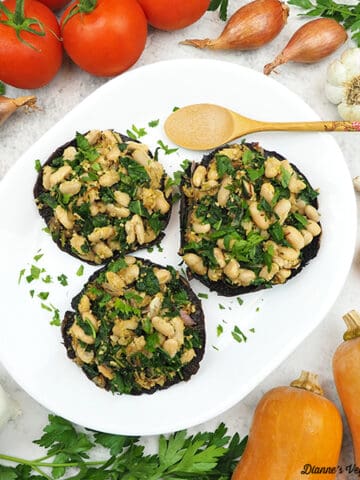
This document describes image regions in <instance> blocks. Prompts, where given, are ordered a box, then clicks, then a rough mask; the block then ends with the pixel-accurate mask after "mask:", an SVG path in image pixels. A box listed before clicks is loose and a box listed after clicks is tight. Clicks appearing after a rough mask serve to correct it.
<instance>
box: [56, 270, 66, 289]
mask: <svg viewBox="0 0 360 480" xmlns="http://www.w3.org/2000/svg"><path fill="white" fill-rule="evenodd" d="M57 279H58V282H59V283H60V285H62V286H63V287H66V286H67V285H68V279H67V276H66V275H65V274H64V273H62V274H61V275H58V277H57Z"/></svg>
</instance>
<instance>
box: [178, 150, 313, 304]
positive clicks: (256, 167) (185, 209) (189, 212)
mask: <svg viewBox="0 0 360 480" xmlns="http://www.w3.org/2000/svg"><path fill="white" fill-rule="evenodd" d="M233 148H235V149H237V152H236V154H235V156H236V155H237V158H236V159H235V160H234V159H231V158H229V157H228V156H227V155H230V156H231V151H232V149H233ZM244 152H247V153H245V155H246V157H247V158H246V161H245V162H243V160H242V158H243V157H242V156H243V154H244ZM217 158H218V159H219V160H217ZM270 158H271V159H275V163H277V162H286V163H280V169H279V172H278V174H277V175H276V176H274V177H271V178H270V177H266V176H265V165H266V162H267V160H268V159H270ZM271 161H272V160H271ZM211 164H212V166H211ZM245 164H246V165H245ZM215 165H216V167H215ZM199 166H203V167H205V169H206V171H205V170H204V169H202V172H201V171H200V170H199V171H198V173H199V174H198V178H196V179H195V183H196V185H194V177H193V175H194V172H195V171H196V169H197V167H199ZM278 166H279V165H278ZM285 167H286V168H285ZM219 169H220V170H221V172H220V173H219ZM210 170H211V172H212V173H211V174H210V179H211V178H216V176H218V179H217V183H218V184H217V186H215V183H212V182H214V180H210V181H209V175H208V174H209V172H210ZM214 170H216V172H215V171H214ZM249 170H250V173H249ZM286 172H289V173H286ZM291 172H292V173H291ZM226 175H228V176H230V177H231V176H232V179H233V181H232V184H231V185H230V184H227V185H226V184H224V190H228V192H229V193H228V194H227V195H225V197H228V200H227V201H226V203H225V204H224V205H219V202H218V196H217V195H218V192H219V187H220V186H221V185H220V184H221V182H222V180H223V179H224V177H225V176H226ZM249 175H250V177H249ZM202 176H203V178H202V180H203V183H201V184H200V185H198V183H199V181H200V182H201V177H202ZM292 176H294V178H295V179H297V180H300V181H301V182H303V184H304V188H303V189H302V190H301V191H300V192H298V194H294V193H291V192H290V191H289V188H288V187H289V181H290V178H291V177H292ZM251 178H252V180H251ZM264 182H268V183H271V184H272V185H273V186H274V187H275V188H274V190H275V195H276V196H277V200H279V199H282V198H287V199H289V200H290V201H291V210H290V212H289V215H288V216H287V217H286V220H285V221H284V222H283V225H282V224H281V225H280V226H281V227H283V226H286V225H288V226H289V225H290V226H294V227H295V228H296V229H297V230H298V231H302V232H304V231H305V230H306V224H307V223H309V219H308V218H307V217H306V215H305V213H304V211H303V210H304V205H310V206H311V207H313V210H312V211H313V212H315V214H316V215H317V209H318V200H317V195H318V192H316V191H315V190H314V189H313V188H312V187H311V185H310V183H309V181H308V180H307V178H306V177H305V176H304V175H303V174H302V173H301V172H300V171H299V169H298V168H297V167H296V166H295V165H293V164H292V163H290V162H288V161H287V160H286V159H285V157H283V156H282V155H280V154H279V153H277V152H274V151H268V150H264V149H263V148H262V147H261V146H260V145H259V144H258V143H246V142H244V143H242V144H226V145H223V146H221V147H218V148H216V149H215V150H213V151H212V152H210V153H209V154H206V155H204V157H203V158H202V160H201V162H200V163H197V162H192V163H191V164H189V165H188V167H187V168H186V170H185V173H184V175H183V177H182V182H181V201H180V236H181V243H180V251H179V254H180V255H181V256H182V257H185V258H184V260H185V259H186V254H187V253H192V254H194V255H197V256H198V257H200V258H201V260H202V265H201V267H203V268H199V267H198V268H197V267H195V270H198V271H194V269H193V268H191V267H190V266H189V265H187V269H186V271H187V276H188V278H189V279H191V278H196V279H197V280H199V281H200V282H201V283H202V284H204V285H206V286H207V287H208V288H209V289H210V290H211V291H216V292H217V293H219V294H220V295H223V296H235V295H241V294H245V293H249V292H255V291H258V290H261V289H264V288H270V287H272V286H274V285H277V284H282V283H285V282H286V281H287V280H289V279H290V278H293V277H294V276H295V275H297V274H298V273H300V271H301V270H302V269H303V268H304V267H305V266H306V265H307V264H308V262H309V261H310V260H311V259H313V258H314V257H315V256H316V255H317V252H318V250H319V247H320V237H321V224H320V222H319V220H318V219H317V221H316V222H315V223H316V224H317V225H318V227H315V228H316V230H317V231H316V234H314V235H312V239H311V241H310V240H309V235H308V234H306V235H308V237H307V238H308V240H307V241H305V242H304V243H305V245H304V246H303V247H302V248H301V249H300V253H299V261H298V262H297V264H296V262H294V265H293V266H292V267H291V268H290V267H289V265H287V266H286V268H285V270H290V271H287V272H286V274H285V276H286V278H284V277H283V278H281V276H280V274H279V272H277V274H274V275H273V276H272V278H270V279H267V280H265V279H264V278H260V277H259V273H260V271H261V269H262V268H263V267H265V266H266V263H265V262H264V263H259V258H258V255H259V253H260V255H261V254H262V255H264V253H265V250H264V249H266V248H268V252H267V253H268V254H269V255H268V256H267V271H268V272H269V276H271V275H272V273H270V271H271V267H272V265H273V262H272V260H273V258H274V255H275V256H276V255H277V252H276V251H275V252H274V251H273V250H274V244H275V250H276V249H277V248H278V247H279V246H282V247H290V248H292V250H294V249H295V248H294V247H293V245H291V244H290V243H289V242H288V241H287V240H286V237H285V235H284V233H281V232H283V230H282V228H281V229H279V222H280V218H279V216H278V215H276V214H275V213H274V211H273V209H274V207H275V205H274V204H271V203H269V202H265V201H264V199H263V198H262V197H261V195H260V189H261V185H262V183H264ZM230 183H231V182H230ZM235 183H236V186H235V185H234V184H235ZM239 189H241V194H239ZM196 197H197V198H196ZM205 197H207V199H206V200H205V203H203V204H202V205H201V199H204V198H205ZM236 197H237V198H236ZM274 198H275V196H274ZM301 198H304V199H305V200H303V202H304V203H303V204H301V203H299V204H297V203H296V200H297V199H298V200H299V199H301ZM199 199H200V201H199ZM229 201H230V203H229ZM236 202H238V205H236ZM251 202H256V204H257V205H258V204H259V203H260V202H263V203H262V205H260V207H259V209H258V211H259V212H261V214H262V215H264V216H265V219H267V221H268V222H269V224H270V229H269V228H267V229H263V228H260V227H258V226H257V225H256V224H255V222H254V221H253V220H252V218H251V215H250V213H249V204H250V203H251ZM199 206H200V207H201V212H200V214H199V215H200V216H198V215H196V212H199V210H198V207H199ZM212 209H213V210H212ZM194 218H195V222H194ZM249 220H250V221H252V227H249ZM243 221H244V222H245V223H243ZM198 222H199V223H198ZM246 222H247V225H246ZM194 223H198V224H197V226H196V227H195V229H197V230H198V232H200V233H197V232H195V231H194V229H193V224H194ZM274 223H276V231H274V230H273V231H272V232H271V228H272V227H271V225H272V224H274ZM199 224H200V227H199ZM206 224H210V228H209V227H208V226H206V227H203V228H201V226H202V225H206ZM273 228H274V227H273ZM207 229H208V231H207V232H205V230H207ZM246 229H249V230H250V233H251V234H253V235H254V236H253V238H255V243H254V246H253V255H252V254H251V252H250V254H249V258H243V257H244V255H242V253H243V252H242V250H241V247H242V245H241V242H242V241H243V240H245V241H247V240H248V238H249V237H248V234H249V230H248V231H246ZM279 230H280V236H281V237H282V238H281V239H280V240H279V238H276V233H278V234H279ZM222 231H223V234H222V233H221V232H222ZM261 236H263V238H264V239H263V242H262V241H261V238H260V237H261ZM310 238H311V237H310ZM219 239H222V241H223V242H225V244H226V245H225V246H224V244H222V247H223V250H222V251H221V253H222V254H223V257H222V261H223V265H228V263H229V261H230V260H231V259H234V260H236V262H237V265H238V267H240V268H241V269H246V270H251V271H252V272H254V273H255V275H254V274H250V277H251V275H252V277H253V281H251V282H250V283H248V284H247V282H244V283H242V282H240V281H237V280H235V282H233V281H232V280H230V278H229V277H227V276H226V275H225V274H224V272H223V271H221V270H223V269H221V268H220V267H219V265H218V264H217V265H216V266H215V267H214V265H215V263H217V262H216V259H215V258H214V253H213V251H212V252H211V251H210V250H211V249H212V248H215V247H218V243H217V242H218V241H219ZM269 241H270V243H266V242H269ZM231 242H233V245H235V246H232V243H231ZM277 242H279V245H278V246H277V245H276V244H277ZM307 242H308V243H307ZM262 245H264V246H262ZM270 245H272V246H271V247H270ZM209 246H210V247H209ZM292 253H293V252H292ZM277 260H278V258H277ZM185 263H186V261H185ZM280 263H281V262H280ZM285 265H286V263H285ZM209 267H210V268H215V270H214V275H218V277H219V278H215V279H214V277H213V278H209ZM223 268H224V267H223ZM276 268H277V267H276ZM276 268H274V270H276ZM205 270H206V273H205ZM278 270H280V271H282V270H284V267H281V266H280V267H279V269H278ZM219 271H220V272H219ZM216 272H217V273H216ZM265 276H266V270H265ZM238 278H239V277H238Z"/></svg>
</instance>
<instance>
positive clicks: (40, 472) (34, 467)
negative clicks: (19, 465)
mask: <svg viewBox="0 0 360 480" xmlns="http://www.w3.org/2000/svg"><path fill="white" fill-rule="evenodd" d="M32 468H33V470H35V472H37V473H39V474H40V475H41V476H43V477H44V478H46V479H47V480H54V479H53V478H52V477H50V476H49V475H47V474H46V473H45V472H44V471H43V470H41V468H39V467H37V466H35V465H32Z"/></svg>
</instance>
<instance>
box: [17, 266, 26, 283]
mask: <svg viewBox="0 0 360 480" xmlns="http://www.w3.org/2000/svg"><path fill="white" fill-rule="evenodd" d="M25 270H26V269H25V268H22V269H21V270H20V272H19V278H18V285H20V283H21V279H22V277H23V276H24V274H25Z"/></svg>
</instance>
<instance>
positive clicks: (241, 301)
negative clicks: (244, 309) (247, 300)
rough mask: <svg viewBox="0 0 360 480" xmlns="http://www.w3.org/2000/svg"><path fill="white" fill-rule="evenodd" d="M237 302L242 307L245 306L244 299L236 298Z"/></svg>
mask: <svg viewBox="0 0 360 480" xmlns="http://www.w3.org/2000/svg"><path fill="white" fill-rule="evenodd" d="M236 300H237V302H238V304H239V305H240V306H241V305H243V303H244V300H243V299H242V298H240V297H236Z"/></svg>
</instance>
